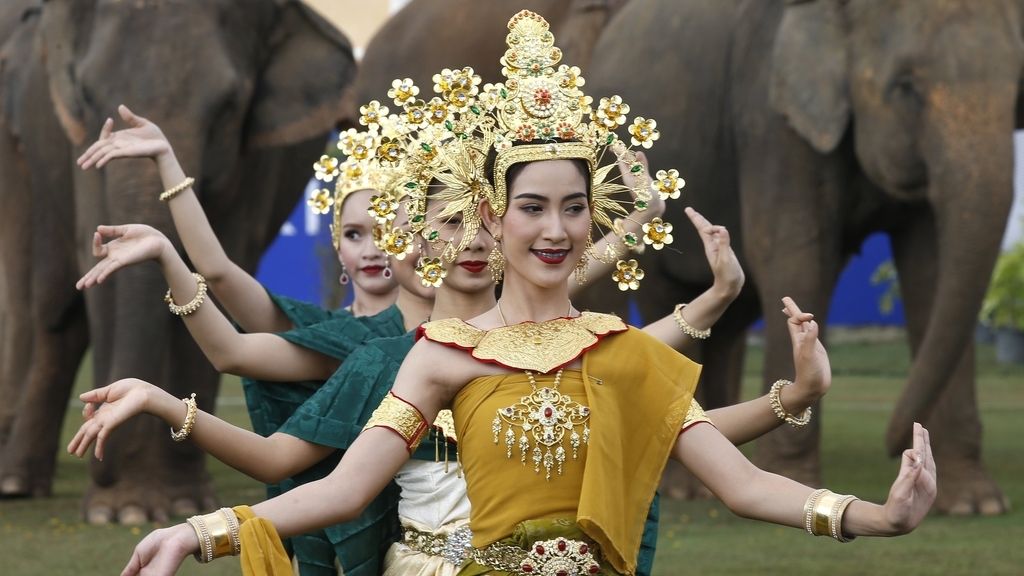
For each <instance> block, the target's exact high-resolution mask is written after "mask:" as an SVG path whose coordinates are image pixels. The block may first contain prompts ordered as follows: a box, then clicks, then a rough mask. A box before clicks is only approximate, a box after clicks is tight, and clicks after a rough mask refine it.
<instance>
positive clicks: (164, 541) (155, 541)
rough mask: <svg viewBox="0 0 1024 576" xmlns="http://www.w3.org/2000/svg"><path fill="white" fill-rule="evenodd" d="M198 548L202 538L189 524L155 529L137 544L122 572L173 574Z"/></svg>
mask: <svg viewBox="0 0 1024 576" xmlns="http://www.w3.org/2000/svg"><path fill="white" fill-rule="evenodd" d="M197 550H199V539H198V538H197V537H196V533H195V531H194V530H193V529H192V527H191V526H189V525H188V524H177V525H175V526H171V527H169V528H161V529H158V530H154V531H152V532H150V533H149V534H148V535H146V537H145V538H143V539H142V541H141V542H139V543H138V544H137V545H136V546H135V550H133V551H132V557H131V560H129V561H128V565H127V566H125V567H124V570H122V571H121V576H134V575H136V574H143V573H145V574H146V575H147V576H150V575H152V576H165V575H166V576H171V575H173V574H175V573H176V572H177V571H178V568H179V567H181V563H182V562H183V561H184V560H185V558H186V557H188V555H189V554H193V553H195V552H196V551H197Z"/></svg>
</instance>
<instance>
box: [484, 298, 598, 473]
mask: <svg viewBox="0 0 1024 576" xmlns="http://www.w3.org/2000/svg"><path fill="white" fill-rule="evenodd" d="M569 310H570V312H571V311H572V307H571V305H570V309H569ZM498 315H499V316H500V317H501V322H502V324H504V325H507V324H506V323H505V317H504V315H503V314H502V313H501V304H500V303H499V304H498ZM525 372H526V378H527V379H528V380H529V381H530V388H531V393H530V394H529V395H527V396H523V397H522V398H520V399H519V402H517V403H516V404H513V405H512V406H506V407H505V408H500V409H498V412H497V416H495V417H494V421H493V422H492V423H491V432H493V434H494V443H495V444H500V443H501V441H502V439H504V444H505V457H506V458H508V459H512V452H513V449H514V448H516V447H517V446H518V448H519V461H520V462H521V463H522V464H523V465H524V466H525V465H526V462H527V458H529V459H530V461H531V462H532V463H533V471H534V472H536V473H538V474H539V473H540V469H541V467H543V468H544V479H545V480H551V471H552V470H555V471H556V472H557V473H558V475H559V476H561V475H562V472H563V465H564V464H565V461H566V449H565V445H564V441H565V437H566V434H568V436H569V447H570V448H571V449H572V459H573V460H576V459H578V457H579V449H580V446H581V445H584V444H589V443H590V427H589V426H588V423H589V421H590V408H588V407H586V406H583V405H582V404H580V403H578V402H573V400H572V398H570V397H569V395H568V394H562V393H561V392H559V391H558V385H559V384H560V383H561V381H562V370H561V369H559V370H558V372H556V373H555V380H554V382H553V383H552V385H551V387H547V386H545V387H543V388H538V387H537V379H536V378H534V375H533V372H531V371H529V370H525ZM503 424H504V425H505V431H504V433H502V428H503V426H502V425H503ZM578 427H582V429H581V430H577V428H578ZM517 432H518V436H519V438H518V441H517V439H516V435H517ZM531 438H532V440H533V441H532V443H531Z"/></svg>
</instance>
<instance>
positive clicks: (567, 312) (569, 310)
mask: <svg viewBox="0 0 1024 576" xmlns="http://www.w3.org/2000/svg"><path fill="white" fill-rule="evenodd" d="M495 304H496V305H497V306H498V318H501V325H502V326H508V322H506V321H505V315H504V314H502V313H501V299H500V298H499V299H498V300H497V301H495ZM571 316H572V302H569V307H568V308H567V309H566V311H565V317H566V318H569V317H571Z"/></svg>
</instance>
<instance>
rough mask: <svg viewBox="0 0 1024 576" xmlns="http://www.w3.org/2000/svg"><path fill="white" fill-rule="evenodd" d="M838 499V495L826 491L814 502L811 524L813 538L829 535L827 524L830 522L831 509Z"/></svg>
mask: <svg viewBox="0 0 1024 576" xmlns="http://www.w3.org/2000/svg"><path fill="white" fill-rule="evenodd" d="M839 498H840V496H839V494H836V493H835V492H832V491H831V490H828V491H826V492H825V493H824V494H822V495H821V498H818V501H817V502H815V504H814V520H813V521H812V523H811V524H812V528H813V529H814V535H815V536H825V535H827V534H828V533H829V530H830V527H829V524H830V523H831V522H832V508H833V507H834V506H835V504H836V502H837V501H838V500H839Z"/></svg>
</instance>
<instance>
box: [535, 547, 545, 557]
mask: <svg viewBox="0 0 1024 576" xmlns="http://www.w3.org/2000/svg"><path fill="white" fill-rule="evenodd" d="M533 550H534V551H535V552H536V553H537V555H538V556H543V555H544V547H543V546H541V545H540V544H537V546H536V547H534V549H533Z"/></svg>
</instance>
